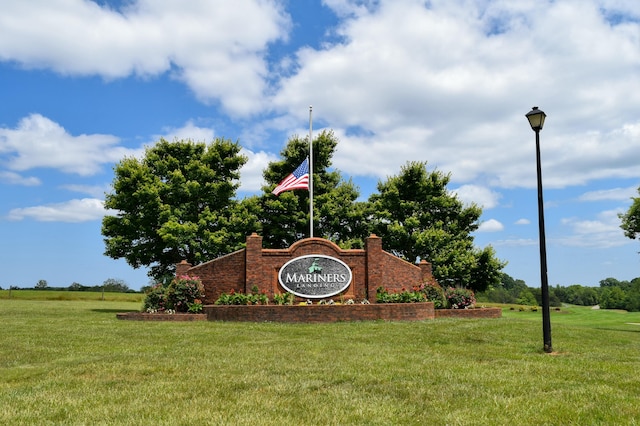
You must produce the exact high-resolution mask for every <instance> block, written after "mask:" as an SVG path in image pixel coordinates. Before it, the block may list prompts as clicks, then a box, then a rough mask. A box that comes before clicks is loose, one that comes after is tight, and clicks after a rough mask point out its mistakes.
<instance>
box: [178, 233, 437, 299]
mask: <svg viewBox="0 0 640 426" xmlns="http://www.w3.org/2000/svg"><path fill="white" fill-rule="evenodd" d="M309 254H321V255H325V256H331V257H335V258H337V259H340V260H341V261H343V262H344V263H345V264H347V265H348V266H349V268H350V269H351V272H352V281H351V284H350V285H349V287H348V288H347V289H346V290H345V291H344V292H343V293H342V294H340V295H337V296H334V297H335V298H340V297H342V298H344V299H355V300H362V299H368V300H370V301H371V302H374V301H375V297H376V289H377V288H378V287H381V286H382V287H385V288H387V289H388V290H389V291H390V292H395V291H400V290H401V289H402V288H403V287H404V288H406V289H407V290H410V289H411V287H412V286H413V285H417V284H419V283H421V282H423V281H425V280H427V279H433V276H432V275H431V265H430V264H429V263H427V262H424V261H423V262H421V263H420V265H419V266H418V265H414V264H411V263H409V262H406V261H404V260H402V259H400V258H397V257H395V256H393V255H392V254H390V253H387V252H385V251H383V250H382V239H381V238H380V237H378V236H376V235H371V236H370V237H369V238H367V240H366V242H365V249H364V250H361V249H358V250H343V249H341V248H340V247H339V246H338V245H336V244H334V243H332V242H331V241H329V240H325V239H322V238H307V239H304V240H300V241H298V242H296V243H294V244H293V245H291V247H289V248H288V249H263V248H262V237H261V236H259V235H257V234H255V233H254V234H252V235H250V236H249V237H247V244H246V248H245V249H242V250H238V251H236V252H234V253H230V254H228V255H225V256H222V257H219V258H217V259H214V260H211V261H208V262H205V263H202V264H200V265H197V266H191V265H189V264H188V263H186V262H182V263H180V264H178V265H176V274H177V275H185V274H186V275H191V276H197V277H199V278H200V279H201V280H202V283H203V284H204V287H205V300H204V302H205V304H213V303H214V302H215V301H216V300H217V299H218V297H220V294H222V293H228V292H230V291H231V290H234V291H236V292H249V291H251V289H252V288H253V287H254V286H255V287H257V288H258V290H259V292H264V293H266V294H267V296H268V297H269V298H270V299H272V298H273V295H274V294H275V293H285V292H286V291H285V290H284V289H283V288H282V287H281V286H280V283H279V282H278V272H279V270H280V268H281V267H282V266H283V265H284V264H285V263H287V262H288V261H289V260H291V259H294V258H296V257H299V256H304V255H309Z"/></svg>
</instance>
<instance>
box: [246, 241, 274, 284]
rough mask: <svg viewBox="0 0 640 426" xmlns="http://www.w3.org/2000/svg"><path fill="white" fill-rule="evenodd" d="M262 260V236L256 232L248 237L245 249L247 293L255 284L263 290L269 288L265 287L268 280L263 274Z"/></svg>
mask: <svg viewBox="0 0 640 426" xmlns="http://www.w3.org/2000/svg"><path fill="white" fill-rule="evenodd" d="M261 260H262V237H261V236H260V235H258V234H256V233H255V232H254V233H253V234H251V235H249V236H248V237H247V248H246V249H245V265H244V267H245V275H244V276H245V283H244V291H245V293H248V292H249V291H251V287H253V286H254V285H257V286H258V288H259V289H260V290H261V291H266V290H267V288H263V287H265V286H264V283H265V282H266V281H268V280H266V279H265V277H264V276H263V272H262V261H261Z"/></svg>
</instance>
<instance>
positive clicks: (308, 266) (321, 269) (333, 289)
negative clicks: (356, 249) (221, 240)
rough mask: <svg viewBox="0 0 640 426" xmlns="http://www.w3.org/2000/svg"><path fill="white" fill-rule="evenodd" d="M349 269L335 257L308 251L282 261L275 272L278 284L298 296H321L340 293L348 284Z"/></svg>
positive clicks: (349, 280)
mask: <svg viewBox="0 0 640 426" xmlns="http://www.w3.org/2000/svg"><path fill="white" fill-rule="evenodd" d="M351 277H352V275H351V269H350V268H349V267H348V266H347V264H346V263H344V262H343V261H341V260H340V259H336V258H335V257H331V256H325V255H322V254H309V255H306V256H300V257H296V258H295V259H291V260H290V261H288V262H287V263H285V264H284V265H283V266H282V268H280V272H279V273H278V280H279V281H280V285H282V287H284V288H285V290H287V291H288V292H290V293H293V294H295V295H296V296H300V297H308V298H323V297H329V296H333V295H335V294H338V293H341V292H342V291H344V290H345V289H346V288H347V287H349V284H351Z"/></svg>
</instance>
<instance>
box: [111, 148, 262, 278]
mask: <svg viewBox="0 0 640 426" xmlns="http://www.w3.org/2000/svg"><path fill="white" fill-rule="evenodd" d="M246 161H247V159H246V157H244V156H242V155H240V146H239V144H238V143H234V142H231V141H229V140H225V139H221V138H218V139H215V140H214V141H213V142H211V143H209V144H206V143H204V142H197V143H196V142H192V141H190V140H181V141H174V142H168V141H166V140H164V139H161V140H160V141H159V142H158V143H157V144H156V145H154V146H153V147H151V148H147V150H146V152H145V155H144V158H142V159H138V158H134V157H128V158H125V159H123V160H122V161H120V162H119V163H118V164H117V165H116V166H115V170H114V171H115V178H114V180H113V190H112V192H110V193H108V194H106V198H105V208H107V209H113V210H114V211H115V212H116V213H115V214H114V215H108V216H105V217H104V219H103V221H102V234H103V236H104V241H105V246H106V249H105V254H106V255H107V256H110V257H112V258H114V259H118V258H124V259H125V260H126V261H127V263H128V264H129V265H131V266H133V267H134V268H138V267H141V266H147V267H150V272H149V275H150V276H151V277H153V278H156V279H161V278H162V277H163V276H166V275H168V274H172V273H173V271H174V270H175V269H174V265H175V264H176V263H178V262H180V261H181V260H183V259H185V260H187V261H188V262H190V263H192V264H197V263H200V262H202V261H205V260H209V259H211V258H212V257H216V256H219V255H222V254H225V253H229V252H230V251H233V250H236V249H238V248H240V247H242V245H243V244H244V242H245V238H246V235H247V234H249V233H251V232H252V231H255V230H257V228H258V226H259V225H258V223H257V216H256V208H257V205H256V203H255V202H253V203H252V202H250V201H248V202H243V203H240V202H238V201H236V200H235V199H234V197H235V193H236V190H237V188H238V186H239V184H238V179H239V177H240V174H239V170H240V168H241V167H242V165H243V164H244V163H245V162H246Z"/></svg>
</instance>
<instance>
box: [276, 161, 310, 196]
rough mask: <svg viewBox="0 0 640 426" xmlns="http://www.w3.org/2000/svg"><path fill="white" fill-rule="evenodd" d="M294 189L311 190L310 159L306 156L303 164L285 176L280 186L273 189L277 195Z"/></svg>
mask: <svg viewBox="0 0 640 426" xmlns="http://www.w3.org/2000/svg"><path fill="white" fill-rule="evenodd" d="M294 189H306V190H309V159H308V158H305V159H304V161H303V162H302V164H300V165H299V166H298V168H297V169H295V170H294V171H293V173H291V174H290V175H289V176H287V177H286V178H284V180H283V181H282V182H280V184H278V186H276V187H275V188H274V190H273V191H271V192H272V193H273V194H275V195H279V194H280V193H281V192H284V191H292V190H294Z"/></svg>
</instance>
